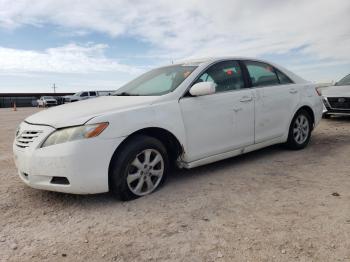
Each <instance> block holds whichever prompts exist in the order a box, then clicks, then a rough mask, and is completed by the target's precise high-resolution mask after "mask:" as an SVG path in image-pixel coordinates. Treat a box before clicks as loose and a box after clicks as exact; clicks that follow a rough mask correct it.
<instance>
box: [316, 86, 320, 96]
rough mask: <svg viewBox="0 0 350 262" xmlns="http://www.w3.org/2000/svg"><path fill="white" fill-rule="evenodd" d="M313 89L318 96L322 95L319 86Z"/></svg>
mask: <svg viewBox="0 0 350 262" xmlns="http://www.w3.org/2000/svg"><path fill="white" fill-rule="evenodd" d="M315 90H316V93H317V94H318V95H319V96H322V93H321V89H320V88H319V87H316V88H315Z"/></svg>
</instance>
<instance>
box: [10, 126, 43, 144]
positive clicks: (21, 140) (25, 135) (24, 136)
mask: <svg viewBox="0 0 350 262" xmlns="http://www.w3.org/2000/svg"><path fill="white" fill-rule="evenodd" d="M42 132H43V131H41V130H30V131H26V130H25V131H23V132H22V133H21V134H20V135H19V136H18V137H16V146H18V147H20V148H27V147H29V146H30V144H31V143H33V142H34V141H35V139H36V138H37V137H38V136H39V135H40V134H41V133H42Z"/></svg>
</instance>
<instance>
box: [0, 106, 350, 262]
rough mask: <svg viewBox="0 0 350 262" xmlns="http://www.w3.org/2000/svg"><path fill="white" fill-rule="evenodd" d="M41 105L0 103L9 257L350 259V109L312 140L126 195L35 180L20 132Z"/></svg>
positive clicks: (3, 254) (0, 235)
mask: <svg viewBox="0 0 350 262" xmlns="http://www.w3.org/2000/svg"><path fill="white" fill-rule="evenodd" d="M37 110H38V109H32V108H19V109H18V111H16V112H14V111H12V110H11V109H0V134H1V136H0V176H1V183H0V261H42V260H47V261H104V260H105V261H191V262H192V261H350V190H349V189H350V175H349V170H350V164H349V163H350V132H349V131H350V118H336V119H330V120H322V122H321V124H320V125H319V126H318V127H317V129H316V131H315V132H314V134H313V137H312V142H311V144H310V146H309V147H308V148H307V149H305V150H303V151H298V152H295V151H294V152H293V151H288V150H286V149H284V148H283V147H281V146H274V147H270V148H267V149H263V150H260V151H258V152H253V153H249V154H246V155H243V156H240V157H236V158H232V159H228V160H225V161H221V162H219V163H215V164H211V165H207V166H204V167H199V168H195V169H193V170H184V171H176V172H175V173H174V174H173V175H172V176H171V177H170V178H169V180H168V182H167V183H166V184H165V186H164V187H163V188H162V189H161V190H158V191H157V192H155V193H154V194H152V195H150V196H148V197H144V198H142V199H138V200H135V201H132V202H126V203H123V202H119V201H117V200H115V199H114V198H113V197H112V196H111V195H109V194H100V195H89V196H76V195H68V194H60V193H53V192H46V191H40V190H35V189H31V188H29V187H27V186H25V185H24V184H23V183H22V182H21V180H20V179H19V177H17V173H16V169H15V166H14V163H13V160H12V140H13V137H14V132H15V129H16V127H17V125H18V124H19V122H20V121H22V120H23V119H24V118H25V117H26V116H28V115H30V114H32V113H34V112H35V111H37Z"/></svg>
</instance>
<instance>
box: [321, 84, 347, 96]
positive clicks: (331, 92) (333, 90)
mask: <svg viewBox="0 0 350 262" xmlns="http://www.w3.org/2000/svg"><path fill="white" fill-rule="evenodd" d="M322 95H323V96H327V97H350V86H330V87H327V88H325V89H323V90H322Z"/></svg>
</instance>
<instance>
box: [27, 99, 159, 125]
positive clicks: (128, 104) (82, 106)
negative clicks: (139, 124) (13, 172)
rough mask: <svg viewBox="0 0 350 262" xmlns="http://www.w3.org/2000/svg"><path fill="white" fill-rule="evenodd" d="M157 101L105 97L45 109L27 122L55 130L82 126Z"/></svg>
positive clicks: (30, 117) (28, 118)
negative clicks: (117, 112)
mask: <svg viewBox="0 0 350 262" xmlns="http://www.w3.org/2000/svg"><path fill="white" fill-rule="evenodd" d="M157 99H159V97H155V96H104V97H98V98H94V99H87V100H83V101H79V102H74V103H70V104H64V105H61V106H57V107H53V108H50V109H45V110H43V111H40V112H38V113H36V114H34V115H31V116H29V117H27V118H26V119H25V121H26V122H27V123H30V124H37V125H49V126H52V127H55V128H61V127H67V126H74V125H82V124H85V123H86V122H87V121H89V120H90V119H92V118H94V117H96V116H100V115H103V114H105V113H110V112H116V111H119V110H120V111H121V110H123V111H124V110H127V109H131V108H135V107H139V106H144V105H149V104H152V102H154V101H155V100H157Z"/></svg>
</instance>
